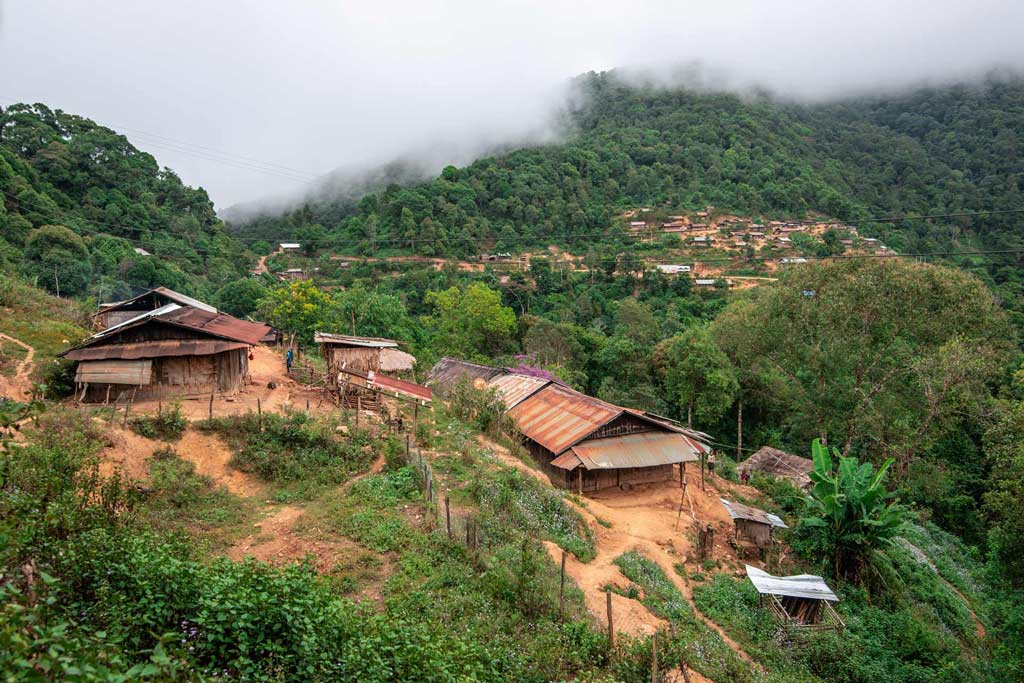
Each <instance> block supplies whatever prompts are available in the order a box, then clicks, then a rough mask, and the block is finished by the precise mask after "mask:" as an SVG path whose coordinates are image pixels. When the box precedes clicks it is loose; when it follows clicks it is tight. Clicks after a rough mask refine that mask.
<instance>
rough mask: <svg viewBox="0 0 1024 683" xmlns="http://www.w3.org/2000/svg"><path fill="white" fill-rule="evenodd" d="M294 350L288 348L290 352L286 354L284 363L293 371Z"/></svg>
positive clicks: (289, 370)
mask: <svg viewBox="0 0 1024 683" xmlns="http://www.w3.org/2000/svg"><path fill="white" fill-rule="evenodd" d="M292 358H293V356H292V350H291V349H288V353H286V354H284V364H285V366H286V367H287V368H288V372H291V371H292Z"/></svg>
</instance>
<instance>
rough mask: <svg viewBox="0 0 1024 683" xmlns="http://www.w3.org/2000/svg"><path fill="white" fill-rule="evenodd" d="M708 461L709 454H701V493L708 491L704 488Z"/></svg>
mask: <svg viewBox="0 0 1024 683" xmlns="http://www.w3.org/2000/svg"><path fill="white" fill-rule="evenodd" d="M707 459H708V455H707V453H701V455H700V490H701V491H706V490H707V489H705V488H704V463H705V462H707Z"/></svg>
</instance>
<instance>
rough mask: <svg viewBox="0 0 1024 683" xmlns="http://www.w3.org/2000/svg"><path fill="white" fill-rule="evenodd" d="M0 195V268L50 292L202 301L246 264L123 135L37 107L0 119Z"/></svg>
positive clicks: (170, 177)
mask: <svg viewBox="0 0 1024 683" xmlns="http://www.w3.org/2000/svg"><path fill="white" fill-rule="evenodd" d="M0 192H2V193H3V194H2V197H0V198H2V201H0V264H3V263H6V264H7V265H8V266H10V265H15V264H17V265H18V266H19V267H20V268H21V269H22V270H23V272H24V274H26V275H28V276H29V277H32V278H35V279H37V281H38V283H39V284H40V285H41V286H43V287H46V288H47V289H49V290H51V291H58V290H59V291H60V292H61V293H62V294H68V295H74V296H78V295H85V294H94V295H98V296H101V297H103V298H109V297H114V298H116V297H118V296H122V295H125V294H127V293H128V292H129V291H131V290H132V289H134V288H142V287H151V286H155V285H164V286H168V287H173V288H175V289H181V290H184V291H193V292H201V291H206V290H210V289H212V287H214V286H219V285H222V284H223V283H225V282H227V281H229V280H232V279H234V278H237V277H238V276H239V275H241V274H243V273H244V272H245V268H246V265H247V263H248V259H247V257H246V255H245V254H244V253H243V252H242V250H241V248H240V247H239V244H238V242H237V241H235V240H233V239H231V238H230V237H229V236H228V235H227V234H226V233H225V232H224V231H223V230H222V226H221V223H220V221H219V220H218V218H217V215H216V213H215V212H214V209H213V203H212V202H211V201H210V198H209V197H208V196H207V194H206V191H205V190H203V189H201V188H199V189H196V188H191V187H188V186H186V185H184V184H183V183H182V182H181V179H180V178H178V176H177V175H175V173H174V172H173V171H171V170H170V169H167V168H163V169H161V168H160V167H159V166H158V164H157V162H156V160H155V159H154V158H153V157H152V156H150V155H149V154H146V153H145V152H142V151H140V150H138V149H136V148H135V147H134V146H132V144H131V143H129V142H128V140H127V139H126V138H125V137H124V136H123V135H119V134H117V133H116V132H114V131H112V130H110V129H109V128H105V127H103V126H100V125H97V124H96V123H94V122H93V121H90V120H89V119H86V118H82V117H80V116H75V115H73V114H68V113H65V112H62V111H59V110H57V111H53V110H50V109H49V108H47V107H46V106H44V105H42V104H35V105H24V104H18V105H13V106H11V107H8V108H7V109H6V110H2V111H0ZM136 249H142V250H143V251H145V252H148V253H149V254H152V256H147V255H145V254H140V253H137V252H136V251H135V250H136Z"/></svg>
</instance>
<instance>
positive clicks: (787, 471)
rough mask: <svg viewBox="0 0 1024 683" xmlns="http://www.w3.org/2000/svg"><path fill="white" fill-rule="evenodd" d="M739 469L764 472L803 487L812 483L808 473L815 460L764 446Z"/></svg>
mask: <svg viewBox="0 0 1024 683" xmlns="http://www.w3.org/2000/svg"><path fill="white" fill-rule="evenodd" d="M737 469H738V470H739V471H740V472H742V471H744V470H746V471H749V472H764V473H765V474H770V475H772V476H775V477H781V478H783V479H788V480H790V481H791V482H793V484H795V485H796V486H797V487H800V488H803V487H805V486H807V485H809V484H810V483H811V478H810V477H808V476H807V473H808V472H810V471H812V470H813V469H814V461H812V460H810V459H808V458H801V457H800V456H797V455H792V454H791V453H786V452H785V451H780V450H779V449H778V448H772V447H771V446H764V447H763V448H761V449H760V450H758V451H757V452H756V453H754V454H753V455H751V456H750V457H749V458H747V459H746V460H744V461H743V462H742V463H740V465H739V467H737Z"/></svg>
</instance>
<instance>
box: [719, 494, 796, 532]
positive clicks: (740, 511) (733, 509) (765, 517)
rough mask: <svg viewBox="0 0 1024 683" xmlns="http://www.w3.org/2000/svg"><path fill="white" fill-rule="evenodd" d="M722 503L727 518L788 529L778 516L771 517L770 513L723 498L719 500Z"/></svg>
mask: <svg viewBox="0 0 1024 683" xmlns="http://www.w3.org/2000/svg"><path fill="white" fill-rule="evenodd" d="M719 500H720V501H722V505H724V506H725V509H726V510H728V511H729V516H730V517H732V518H733V519H745V520H747V521H749V522H757V523H759V524H768V525H770V526H777V527H781V528H783V529H788V528H789V527H788V526H786V523H785V522H784V521H782V518H781V517H779V516H778V515H773V514H771V513H770V512H765V511H764V510H759V509H758V508H755V507H750V506H749V505H744V504H743V503H732V502H729V501H728V500H726V499H725V498H719Z"/></svg>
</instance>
